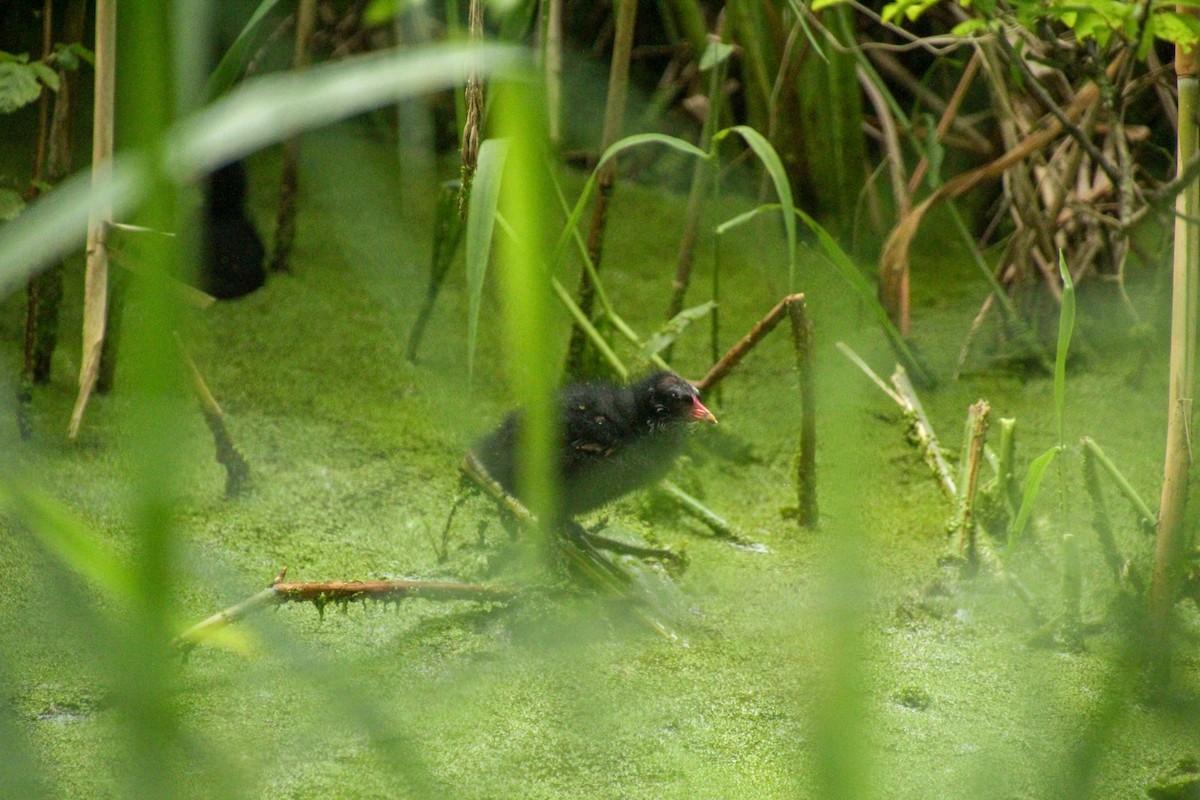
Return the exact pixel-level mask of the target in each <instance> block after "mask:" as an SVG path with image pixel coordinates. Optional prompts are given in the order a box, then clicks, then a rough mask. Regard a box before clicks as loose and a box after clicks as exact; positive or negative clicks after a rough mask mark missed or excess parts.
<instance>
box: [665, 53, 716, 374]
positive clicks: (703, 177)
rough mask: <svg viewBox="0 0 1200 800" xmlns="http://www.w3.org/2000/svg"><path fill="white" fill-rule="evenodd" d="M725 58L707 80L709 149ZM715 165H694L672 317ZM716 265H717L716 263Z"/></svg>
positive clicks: (703, 143)
mask: <svg viewBox="0 0 1200 800" xmlns="http://www.w3.org/2000/svg"><path fill="white" fill-rule="evenodd" d="M720 36H721V30H720V29H718V31H717V33H716V34H715V35H714V36H713V37H711V40H710V46H711V44H713V43H719V42H720ZM725 64H726V62H725V61H722V62H721V63H719V64H714V65H713V66H712V68H711V71H710V73H709V81H708V114H707V115H706V116H705V117H704V127H703V129H702V130H701V131H700V143H699V146H700V149H701V150H705V151H707V150H708V148H709V147H710V146H711V144H712V136H713V133H714V132H715V131H716V130H717V125H718V124H719V120H720V118H721V97H722V92H721V87H722V86H723V85H724V83H725ZM713 168H714V167H713V165H712V164H711V163H709V162H708V161H703V160H697V161H696V163H695V165H694V166H693V167H692V186H691V188H690V189H689V191H688V199H687V209H686V211H685V212H684V218H683V236H682V237H681V238H680V240H679V257H678V259H676V263H675V281H674V283H673V284H672V286H671V301H670V303H669V305H668V306H667V319H672V318H673V317H674V316H675V315H676V314H678V313H679V312H680V311H682V310H683V298H684V295H685V294H686V293H687V289H688V284H689V283H690V282H691V276H692V262H693V260H694V258H695V254H696V240H697V239H698V238H699V235H700V208H701V205H702V204H703V202H704V197H705V195H706V194H707V193H708V187H709V184H710V183H711V182H712V170H713ZM714 269H715V267H714ZM672 349H673V346H672V347H668V348H667V350H666V352H665V353H664V354H663V358H665V359H666V360H667V361H670V360H671V351H672Z"/></svg>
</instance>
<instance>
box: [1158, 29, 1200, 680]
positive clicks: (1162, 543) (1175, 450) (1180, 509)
mask: <svg viewBox="0 0 1200 800" xmlns="http://www.w3.org/2000/svg"><path fill="white" fill-rule="evenodd" d="M1180 11H1181V13H1191V14H1194V13H1196V9H1188V8H1186V7H1181V8H1180ZM1175 64H1176V70H1177V71H1178V73H1179V79H1178V89H1179V127H1178V140H1179V145H1178V147H1179V152H1178V155H1177V157H1176V162H1175V163H1176V169H1182V168H1183V166H1184V165H1185V164H1187V163H1188V162H1189V161H1191V159H1192V157H1193V156H1194V154H1195V153H1196V150H1197V126H1196V121H1195V120H1196V113H1197V111H1198V110H1200V63H1198V62H1197V59H1196V53H1195V51H1194V50H1184V49H1183V48H1181V47H1177V48H1176V52H1175ZM1175 205H1176V210H1177V213H1176V215H1175V255H1174V267H1173V279H1172V283H1173V288H1172V300H1171V362H1170V390H1169V397H1168V403H1167V452H1166V457H1165V459H1164V463H1163V486H1162V501H1161V503H1160V504H1159V516H1158V537H1157V540H1156V542H1155V548H1154V573H1153V577H1152V578H1151V581H1150V594H1149V610H1150V625H1151V635H1152V637H1153V642H1152V644H1153V645H1154V646H1155V652H1156V654H1157V655H1158V656H1159V663H1160V665H1161V666H1163V667H1164V668H1165V665H1166V664H1167V663H1168V653H1169V647H1170V635H1169V634H1170V620H1171V611H1172V609H1173V608H1174V605H1175V596H1176V592H1177V590H1178V587H1179V581H1180V577H1181V575H1180V564H1181V562H1182V560H1183V558H1182V557H1183V554H1184V552H1185V550H1186V547H1187V540H1188V531H1187V529H1186V528H1185V526H1184V523H1185V520H1184V513H1185V511H1186V506H1187V492H1188V483H1187V480H1188V468H1189V467H1190V466H1191V437H1190V430H1191V422H1192V399H1193V390H1194V387H1195V376H1194V372H1195V359H1196V355H1195V335H1196V290H1197V280H1198V278H1197V274H1198V273H1200V228H1198V226H1197V224H1196V222H1195V221H1194V220H1195V219H1196V215H1197V214H1198V213H1200V186H1197V184H1196V183H1195V182H1193V183H1192V184H1190V185H1189V186H1188V187H1187V188H1186V189H1184V191H1183V192H1182V193H1181V194H1180V195H1179V197H1178V198H1177V199H1176V204H1175Z"/></svg>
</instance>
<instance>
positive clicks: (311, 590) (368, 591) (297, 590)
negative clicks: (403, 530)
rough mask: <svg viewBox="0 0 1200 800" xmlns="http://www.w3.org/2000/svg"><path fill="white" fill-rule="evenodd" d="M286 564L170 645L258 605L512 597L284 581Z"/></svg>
mask: <svg viewBox="0 0 1200 800" xmlns="http://www.w3.org/2000/svg"><path fill="white" fill-rule="evenodd" d="M286 573H287V567H284V568H283V569H282V570H280V572H279V575H277V576H276V578H275V580H274V581H272V582H271V585H270V586H268V587H267V588H266V589H263V590H262V591H260V592H258V593H256V594H253V595H251V596H250V597H248V598H246V599H245V600H243V601H241V602H240V603H236V604H234V605H232V606H230V607H229V608H226V609H224V610H223V611H218V612H217V613H216V614H213V615H212V616H211V617H208V618H207V619H204V620H201V621H200V622H198V623H196V624H195V625H193V626H192V627H190V628H188V629H187V630H185V631H184V632H183V633H181V634H179V635H178V636H177V637H175V641H174V645H175V647H176V648H177V649H178V650H180V651H181V652H182V653H183V654H184V655H186V654H187V653H189V652H191V650H193V649H194V648H195V647H196V646H197V645H199V644H200V643H201V642H202V641H203V640H204V639H206V638H208V637H209V636H211V635H212V634H213V633H215V632H216V631H218V630H220V629H221V628H224V627H225V626H227V625H231V624H233V623H234V622H237V621H238V620H240V619H242V618H244V617H246V616H249V615H250V614H252V613H254V612H255V611H258V610H260V609H262V608H266V607H267V606H272V605H281V604H283V603H302V602H311V603H313V604H314V605H316V606H317V608H318V610H320V609H322V608H324V606H325V604H326V603H331V602H338V603H345V602H350V601H352V600H380V601H397V600H403V599H407V598H421V599H424V600H476V601H479V602H505V601H507V600H511V599H513V598H514V597H516V595H517V593H516V592H515V591H514V590H512V589H506V588H504V587H499V586H486V585H483V584H477V583H456V582H454V581H421V580H404V581H311V582H292V583H285V582H284V581H283V578H284V576H285V574H286Z"/></svg>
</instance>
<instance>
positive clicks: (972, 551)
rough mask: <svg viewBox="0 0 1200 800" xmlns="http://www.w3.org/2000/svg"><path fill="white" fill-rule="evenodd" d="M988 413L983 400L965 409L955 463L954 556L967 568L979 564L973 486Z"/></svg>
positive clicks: (974, 486)
mask: <svg viewBox="0 0 1200 800" xmlns="http://www.w3.org/2000/svg"><path fill="white" fill-rule="evenodd" d="M990 412H991V407H990V406H988V404H987V402H986V401H984V400H980V401H978V402H976V403H974V404H973V405H972V406H971V407H970V408H969V409H967V425H966V434H965V441H964V442H963V457H962V461H961V464H960V465H959V474H958V491H959V494H958V508H957V511H956V514H955V523H954V532H955V533H956V534H957V550H958V555H959V557H960V558H965V559H966V561H967V565H968V567H969V568H970V569H972V570H973V569H976V568H977V567H978V565H979V556H978V553H977V549H976V545H975V538H976V537H975V513H974V511H975V489H976V487H977V486H978V484H979V466H980V464H981V462H982V461H983V444H984V440H985V438H986V437H987V428H988V415H989V413H990Z"/></svg>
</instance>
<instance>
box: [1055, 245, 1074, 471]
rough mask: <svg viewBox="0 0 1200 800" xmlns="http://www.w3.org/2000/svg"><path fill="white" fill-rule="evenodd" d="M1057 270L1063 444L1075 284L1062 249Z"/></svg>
mask: <svg viewBox="0 0 1200 800" xmlns="http://www.w3.org/2000/svg"><path fill="white" fill-rule="evenodd" d="M1058 272H1059V274H1060V275H1061V276H1062V281H1063V296H1062V307H1061V309H1060V310H1059V315H1058V353H1057V354H1056V355H1055V357H1054V412H1055V414H1056V415H1057V418H1058V445H1059V447H1062V446H1063V444H1064V438H1065V437H1064V434H1063V430H1064V417H1063V407H1064V405H1065V404H1066V395H1067V352H1068V351H1069V350H1070V349H1071V332H1072V331H1073V330H1074V328H1075V284H1074V283H1072V282H1071V272H1070V270H1068V269H1067V260H1066V258H1064V257H1063V254H1062V251H1061V250H1059V251H1058Z"/></svg>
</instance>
